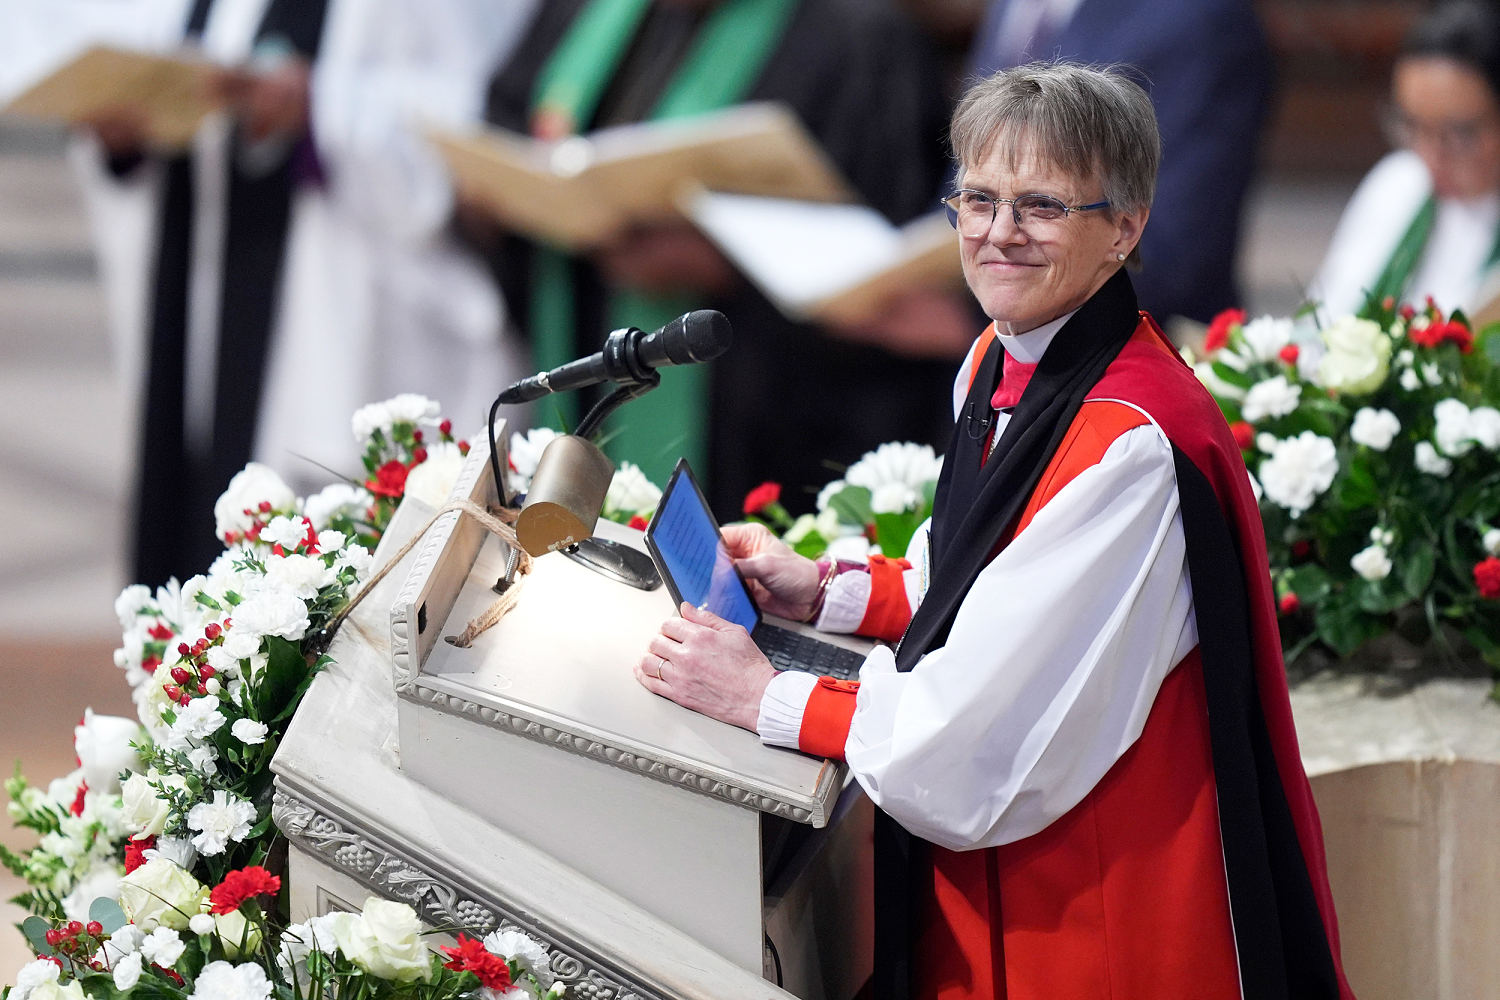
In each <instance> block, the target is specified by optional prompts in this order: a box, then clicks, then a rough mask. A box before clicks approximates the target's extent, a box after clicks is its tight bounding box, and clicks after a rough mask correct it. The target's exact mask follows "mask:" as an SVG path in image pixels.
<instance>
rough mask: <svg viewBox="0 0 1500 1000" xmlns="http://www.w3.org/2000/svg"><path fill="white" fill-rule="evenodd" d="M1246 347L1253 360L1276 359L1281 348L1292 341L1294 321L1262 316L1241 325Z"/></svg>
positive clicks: (1246, 354)
mask: <svg viewBox="0 0 1500 1000" xmlns="http://www.w3.org/2000/svg"><path fill="white" fill-rule="evenodd" d="M1240 337H1241V338H1243V341H1244V345H1245V346H1244V349H1243V350H1242V351H1241V352H1240V353H1241V354H1242V355H1244V356H1247V357H1248V358H1249V360H1251V361H1276V360H1278V358H1279V356H1280V354H1281V349H1282V348H1283V347H1285V346H1286V345H1288V344H1290V343H1291V342H1292V321H1291V320H1289V319H1276V318H1274V317H1271V316H1261V317H1259V318H1258V319H1253V320H1251V321H1250V322H1248V323H1246V324H1245V325H1244V326H1242V327H1240Z"/></svg>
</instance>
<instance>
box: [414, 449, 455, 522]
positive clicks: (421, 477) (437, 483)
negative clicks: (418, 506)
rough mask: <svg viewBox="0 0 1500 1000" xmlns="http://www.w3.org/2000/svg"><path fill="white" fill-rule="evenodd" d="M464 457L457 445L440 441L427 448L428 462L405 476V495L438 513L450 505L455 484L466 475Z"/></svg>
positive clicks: (415, 467)
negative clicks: (464, 472) (449, 499)
mask: <svg viewBox="0 0 1500 1000" xmlns="http://www.w3.org/2000/svg"><path fill="white" fill-rule="evenodd" d="M463 467H464V457H463V456H462V455H460V454H459V453H458V445H456V444H453V443H452V442H450V441H439V442H438V443H437V444H434V445H430V446H429V447H428V448H427V460H426V461H424V462H422V463H421V464H419V465H417V466H414V467H413V468H412V470H411V471H410V472H408V473H407V474H406V493H405V495H406V496H408V497H416V498H417V499H418V500H420V501H421V502H422V503H425V504H426V505H427V506H429V507H432V508H433V509H437V508H439V507H442V506H443V505H444V504H445V503H447V502H448V494H449V493H452V492H453V484H454V483H456V482H458V474H459V473H460V472H462V471H463Z"/></svg>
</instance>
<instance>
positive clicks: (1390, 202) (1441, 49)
mask: <svg viewBox="0 0 1500 1000" xmlns="http://www.w3.org/2000/svg"><path fill="white" fill-rule="evenodd" d="M1385 126H1386V131H1387V133H1388V135H1389V137H1390V140H1391V142H1392V144H1393V145H1395V146H1396V147H1397V149H1396V150H1395V151H1394V152H1392V153H1390V154H1388V155H1387V156H1386V157H1385V158H1384V159H1382V160H1381V161H1380V162H1379V163H1377V164H1376V165H1375V167H1374V168H1373V169H1371V171H1370V172H1369V173H1368V174H1367V175H1366V176H1365V178H1364V180H1362V181H1361V182H1360V185H1359V187H1358V188H1357V189H1356V190H1355V192H1354V196H1353V197H1352V198H1351V199H1350V201H1349V204H1348V206H1346V207H1345V209H1344V214H1343V217H1342V218H1341V219H1340V220H1339V225H1338V228H1337V229H1336V230H1335V232H1334V236H1333V240H1332V242H1331V243H1330V244H1329V247H1328V254H1327V256H1326V257H1325V258H1324V261H1323V266H1322V269H1321V270H1320V272H1319V274H1318V277H1317V279H1316V280H1315V281H1314V283H1313V285H1312V288H1311V289H1310V297H1311V298H1312V299H1313V301H1315V302H1318V303H1320V305H1321V306H1322V308H1323V309H1324V310H1326V314H1327V315H1328V316H1329V317H1330V318H1332V317H1337V316H1340V315H1343V314H1346V313H1351V312H1355V311H1357V310H1360V309H1361V308H1363V307H1365V306H1366V305H1368V304H1375V305H1378V304H1379V303H1380V302H1381V301H1382V300H1384V299H1386V298H1391V299H1394V300H1396V301H1413V302H1414V301H1420V300H1421V299H1422V298H1424V297H1425V296H1429V295H1430V296H1432V297H1433V299H1434V300H1435V301H1436V302H1437V304H1438V306H1439V307H1440V308H1442V309H1445V310H1451V309H1458V308H1462V309H1464V310H1467V311H1470V312H1471V314H1472V313H1475V312H1478V313H1480V314H1484V313H1490V312H1492V309H1487V308H1486V307H1487V306H1491V305H1492V304H1493V303H1494V302H1495V301H1496V299H1497V297H1500V268H1497V266H1496V265H1497V264H1500V6H1497V5H1496V4H1493V3H1481V2H1473V0H1461V2H1453V3H1443V4H1440V5H1439V6H1437V7H1436V8H1434V9H1433V10H1432V11H1431V12H1429V13H1428V14H1427V15H1426V16H1424V17H1423V18H1422V19H1421V20H1419V21H1418V22H1417V24H1416V25H1415V26H1414V27H1413V28H1412V30H1411V32H1410V33H1409V34H1408V35H1407V37H1406V39H1405V41H1404V42H1403V44H1402V46H1401V51H1400V54H1399V55H1398V57H1397V60H1396V65H1395V68H1394V70H1393V72H1392V75H1391V95H1390V105H1389V107H1388V109H1387V111H1386V116H1385Z"/></svg>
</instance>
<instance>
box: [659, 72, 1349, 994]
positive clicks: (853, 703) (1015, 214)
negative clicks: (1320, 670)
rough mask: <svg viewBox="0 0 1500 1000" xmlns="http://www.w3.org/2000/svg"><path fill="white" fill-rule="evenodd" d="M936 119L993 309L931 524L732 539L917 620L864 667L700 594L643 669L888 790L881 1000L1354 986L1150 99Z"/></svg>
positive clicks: (879, 941)
mask: <svg viewBox="0 0 1500 1000" xmlns="http://www.w3.org/2000/svg"><path fill="white" fill-rule="evenodd" d="M951 139H952V143H953V146H954V152H955V154H956V156H957V159H958V162H959V168H960V169H959V173H958V183H959V185H960V186H959V188H958V190H956V191H954V192H953V193H952V194H951V195H949V196H948V197H947V198H946V199H945V203H946V205H947V207H948V209H949V215H950V218H951V219H952V221H953V223H954V226H955V228H956V229H957V231H958V244H959V252H960V254H961V256H962V260H963V267H964V274H965V276H966V278H967V280H968V284H969V288H970V290H971V291H972V292H973V294H974V295H975V297H976V298H977V299H978V300H979V303H980V305H981V306H982V307H983V308H984V311H985V312H986V314H987V315H988V316H990V318H991V319H993V320H994V322H993V323H992V324H991V325H990V326H989V327H988V328H987V329H986V330H985V331H984V332H983V333H982V334H981V335H980V337H979V338H978V339H977V340H976V341H975V343H974V346H973V348H972V349H971V351H970V352H969V356H968V358H967V359H966V360H965V361H964V363H963V365H962V367H961V369H960V370H959V373H958V378H957V382H956V385H955V389H954V403H955V406H954V413H955V418H956V423H955V426H954V429H953V433H952V437H951V440H950V443H949V446H948V451H947V457H946V460H945V462H944V467H943V472H942V476H941V478H940V480H939V483H938V490H937V497H936V501H935V503H934V508H933V516H932V520H931V522H930V524H929V525H928V526H927V528H926V529H925V530H923V531H921V532H919V533H918V536H917V538H916V540H915V541H914V542H913V544H912V547H911V549H910V550H909V552H908V553H907V557H906V558H905V559H896V558H880V557H876V558H875V559H873V560H872V561H871V563H870V564H869V565H868V566H867V567H858V568H852V567H848V566H845V565H843V564H840V563H837V562H827V561H823V562H818V563H814V562H812V561H810V560H807V559H805V558H802V557H800V556H797V555H795V554H794V553H793V552H792V551H791V550H790V549H788V548H787V547H786V546H785V545H783V544H781V543H780V542H779V541H777V540H776V539H775V538H774V537H772V536H771V535H770V533H769V532H767V531H765V530H764V529H763V528H760V527H750V526H740V527H734V528H730V529H728V530H726V532H725V535H726V538H727V540H728V543H729V546H730V548H731V550H732V552H733V553H734V554H735V556H736V558H737V561H738V565H739V567H740V569H741V570H742V571H743V573H744V575H745V576H746V577H747V578H748V579H750V580H751V581H752V585H753V586H754V587H755V589H756V591H757V597H758V598H759V599H760V600H761V601H762V606H763V608H764V609H765V610H767V611H769V612H771V613H774V614H781V615H784V616H787V617H792V618H800V619H803V620H807V621H814V622H816V624H817V625H818V626H819V627H820V628H823V629H826V630H831V631H845V632H852V631H859V632H862V633H865V634H868V635H873V636H876V637H879V638H884V639H888V640H893V641H894V640H897V639H899V640H900V641H899V642H898V643H897V644H896V645H895V646H894V647H893V648H887V647H877V648H876V649H875V651H874V652H873V653H871V654H870V656H869V658H868V659H867V661H866V662H865V665H864V667H863V669H862V670H861V674H860V676H861V680H860V681H859V682H858V683H851V682H841V681H834V680H832V679H829V678H821V679H820V678H818V677H815V676H812V675H810V674H805V673H799V672H796V671H786V672H781V673H777V672H776V671H774V670H773V669H772V668H771V666H770V665H769V663H767V662H766V660H765V659H764V657H762V656H761V654H760V653H759V652H758V651H757V650H756V648H755V647H754V645H753V644H752V643H751V642H750V640H749V638H748V637H747V636H746V634H745V633H744V631H743V630H741V629H739V628H738V627H735V626H730V625H728V624H727V623H725V622H724V621H722V620H721V619H718V618H715V617H713V616H712V615H710V614H708V613H705V612H700V611H698V610H696V609H694V608H692V607H690V606H684V607H683V608H682V617H680V618H673V619H671V620H669V621H667V622H666V623H665V624H664V625H663V626H662V629H661V633H660V635H658V636H657V637H656V638H654V639H653V640H652V642H651V644H650V646H649V648H648V650H647V651H646V652H645V653H644V655H643V656H642V658H641V660H640V662H639V664H638V665H637V667H636V674H637V676H638V678H639V679H640V681H641V683H642V684H643V685H645V686H646V687H647V688H648V689H650V690H651V691H653V692H655V693H657V694H660V695H662V696H664V697H667V698H671V699H673V700H675V701H677V702H679V703H681V704H683V705H684V706H686V707H688V708H692V709H695V710H698V711H701V712H705V713H706V714H709V715H712V716H714V717H716V718H719V719H722V720H724V721H726V722H730V723H733V724H736V725H740V726H743V727H745V728H747V729H751V730H754V731H757V732H759V734H760V736H761V738H762V739H763V740H764V741H765V742H767V743H769V744H772V745H776V746H784V747H796V748H799V749H801V750H803V751H805V752H808V753H814V754H820V755H824V756H828V757H833V758H841V759H843V760H845V761H847V762H848V765H849V767H850V769H851V771H852V772H853V774H854V776H855V777H856V779H857V780H858V781H859V783H860V785H861V786H862V787H863V788H864V790H865V791H866V792H867V793H868V794H869V796H870V798H871V799H872V800H873V801H874V803H875V804H876V806H877V807H878V808H879V813H878V826H877V830H876V872H875V878H876V899H877V915H876V920H877V928H876V949H875V953H876V956H877V959H876V962H877V965H876V971H875V977H874V987H875V995H876V996H892V997H896V996H900V997H905V996H923V997H943V998H956V997H974V998H981V997H986V998H988V997H1008V998H1010V1000H1017V998H1028V1000H1029V998H1044V997H1045V998H1052V997H1070V998H1071V997H1106V996H1107V997H1113V998H1115V1000H1132V998H1148V997H1149V998H1152V1000H1155V998H1162V997H1194V998H1211V1000H1212V998H1221V997H1224V998H1227V997H1242V996H1243V997H1254V998H1257V1000H1259V998H1270V997H1294V996H1295V997H1299V998H1302V997H1349V996H1350V995H1351V994H1350V992H1349V989H1348V986H1347V985H1346V983H1345V981H1344V976H1343V973H1342V971H1341V968H1340V959H1339V950H1338V934H1337V929H1336V926H1335V922H1334V912H1333V906H1332V901H1331V898H1330V896H1329V891H1328V883H1327V877H1326V873H1325V868H1324V860H1323V844H1322V834H1321V829H1320V826H1319V821H1318V817H1317V813H1316V810H1315V807H1314V805H1313V801H1312V796H1311V793H1310V790H1309V787H1308V783H1307V778H1306V776H1305V774H1304V772H1303V770H1302V764H1301V759H1300V756H1299V754H1298V750H1297V743H1296V736H1295V733H1294V731H1293V728H1292V718H1291V712H1290V709H1289V706H1288V701H1287V690H1286V681H1285V675H1284V673H1283V667H1282V661H1281V647H1280V642H1279V638H1278V635H1277V628H1276V617H1275V609H1274V607H1273V603H1272V593H1271V585H1270V579H1269V576H1268V574H1267V571H1266V565H1267V564H1266V558H1265V547H1264V544H1265V543H1264V537H1263V535H1262V529H1261V524H1260V520H1259V517H1258V514H1257V511H1256V505H1255V499H1254V496H1253V494H1252V493H1251V489H1250V484H1249V480H1248V477H1247V476H1246V474H1245V468H1244V463H1243V461H1242V460H1241V458H1240V453H1239V449H1238V447H1237V446H1236V445H1235V444H1234V441H1233V439H1232V438H1231V436H1230V434H1229V432H1228V428H1227V427H1226V425H1225V423H1224V420H1223V418H1222V417H1221V416H1220V414H1219V411H1218V409H1217V407H1216V406H1215V404H1214V402H1213V400H1212V398H1211V397H1210V396H1209V394H1208V393H1207V392H1206V391H1205V390H1204V389H1203V388H1202V387H1201V386H1200V385H1199V384H1198V383H1197V381H1196V380H1195V379H1194V377H1193V375H1192V373H1191V371H1190V370H1189V369H1188V368H1187V366H1186V365H1184V364H1183V363H1182V362H1181V360H1180V359H1179V358H1178V356H1177V353H1176V352H1175V351H1174V350H1173V349H1172V348H1171V346H1170V345H1169V344H1168V342H1167V341H1166V340H1165V338H1164V337H1163V336H1162V334H1161V332H1160V330H1159V329H1158V328H1157V326H1156V324H1155V322H1154V321H1153V320H1152V319H1151V318H1150V317H1149V316H1147V315H1145V314H1143V313H1141V312H1139V311H1138V310H1137V308H1136V301H1135V293H1134V291H1133V290H1132V287H1131V282H1130V277H1129V275H1128V274H1127V273H1126V270H1125V266H1126V264H1127V263H1128V262H1130V260H1131V258H1132V255H1133V254H1134V252H1135V248H1136V244H1137V242H1138V241H1139V239H1140V236H1141V231H1142V229H1143V227H1144V226H1145V225H1146V221H1147V217H1148V216H1149V214H1150V209H1151V201H1152V196H1153V193H1154V187H1155V178H1156V172H1157V165H1158V161H1159V158H1160V146H1159V140H1158V136H1157V128H1156V122H1155V118H1154V116H1153V114H1152V110H1151V104H1150V101H1149V100H1148V98H1147V97H1146V95H1145V94H1144V93H1143V92H1142V91H1141V90H1140V88H1139V87H1137V86H1136V85H1134V84H1133V83H1131V82H1129V81H1128V80H1126V79H1125V78H1124V77H1122V76H1120V75H1118V74H1116V73H1114V72H1112V71H1110V70H1095V69H1091V68H1084V67H1081V66H1076V65H1069V64H1064V63H1056V64H1032V65H1029V66H1022V67H1019V68H1016V69H1012V70H1007V71H1005V72H1002V73H999V74H996V75H995V76H993V77H990V78H988V79H986V80H983V81H981V82H979V83H978V84H976V85H975V86H974V87H973V88H972V89H971V90H970V91H969V93H968V94H967V95H966V96H965V97H964V98H963V100H962V101H961V102H960V104H959V106H958V108H957V110H956V111H955V113H954V116H953V122H952V129H951Z"/></svg>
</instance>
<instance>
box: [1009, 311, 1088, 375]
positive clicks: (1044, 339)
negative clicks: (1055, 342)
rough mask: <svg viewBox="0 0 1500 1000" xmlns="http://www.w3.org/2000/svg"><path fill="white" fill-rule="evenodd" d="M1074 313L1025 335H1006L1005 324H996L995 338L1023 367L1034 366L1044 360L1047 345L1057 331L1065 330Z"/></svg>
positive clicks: (1065, 314)
mask: <svg viewBox="0 0 1500 1000" xmlns="http://www.w3.org/2000/svg"><path fill="white" fill-rule="evenodd" d="M1077 311H1078V310H1077V309H1074V310H1073V312H1070V313H1064V314H1063V315H1061V316H1059V317H1057V319H1055V320H1053V321H1052V322H1050V323H1043V324H1042V325H1041V326H1039V327H1037V328H1036V329H1035V330H1027V331H1026V332H1025V333H1006V332H1005V324H1003V323H996V324H995V336H996V337H998V338H999V339H1000V346H1001V347H1003V348H1005V353H1006V354H1009V355H1010V356H1011V357H1013V358H1015V359H1016V360H1017V361H1019V362H1021V364H1023V365H1034V364H1036V363H1037V362H1038V361H1040V360H1042V355H1043V354H1045V353H1047V345H1048V344H1050V343H1052V338H1053V337H1055V336H1057V331H1059V330H1061V329H1062V328H1063V324H1065V323H1067V321H1068V320H1070V319H1072V318H1073V313H1076V312H1077Z"/></svg>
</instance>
